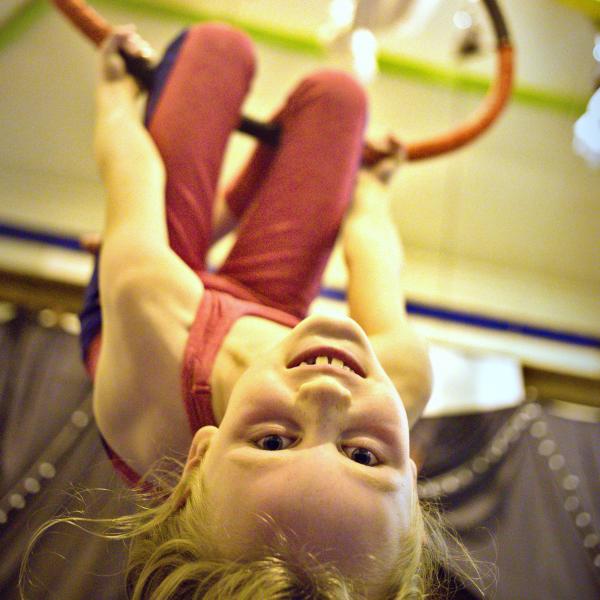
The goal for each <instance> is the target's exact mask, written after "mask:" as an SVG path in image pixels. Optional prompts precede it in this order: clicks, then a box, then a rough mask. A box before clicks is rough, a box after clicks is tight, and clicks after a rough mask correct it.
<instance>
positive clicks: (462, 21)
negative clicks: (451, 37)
mask: <svg viewBox="0 0 600 600" xmlns="http://www.w3.org/2000/svg"><path fill="white" fill-rule="evenodd" d="M452 21H453V22H454V25H455V26H456V27H458V28H459V29H469V27H471V26H472V25H473V17H472V16H471V15H470V14H469V13H468V12H467V11H466V10H458V11H456V12H455V13H454V17H453V18H452Z"/></svg>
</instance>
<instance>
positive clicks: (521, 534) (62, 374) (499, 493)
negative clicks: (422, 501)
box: [0, 313, 600, 600]
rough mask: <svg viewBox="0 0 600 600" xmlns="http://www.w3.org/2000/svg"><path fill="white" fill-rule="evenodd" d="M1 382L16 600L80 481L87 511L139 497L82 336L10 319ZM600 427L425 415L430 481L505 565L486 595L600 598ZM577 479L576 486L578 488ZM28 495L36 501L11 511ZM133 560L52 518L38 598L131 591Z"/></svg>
mask: <svg viewBox="0 0 600 600" xmlns="http://www.w3.org/2000/svg"><path fill="white" fill-rule="evenodd" d="M0 390H1V395H0V499H1V500H2V502H3V503H4V504H3V505H2V506H0V509H1V510H4V512H6V513H7V515H6V517H7V521H6V523H4V524H2V525H0V598H2V599H3V600H12V599H16V598H18V594H17V589H16V581H17V576H18V569H19V565H20V561H21V557H22V553H23V551H24V549H25V547H26V546H27V544H28V541H29V539H30V536H31V534H32V532H33V531H35V529H36V528H37V526H38V525H40V524H42V523H44V522H46V521H47V520H48V519H49V518H52V517H53V516H54V515H56V514H60V513H72V512H73V511H76V510H80V509H81V508H82V503H81V502H80V501H79V500H78V499H77V496H76V494H74V491H73V490H75V489H78V490H82V489H83V490H86V489H88V490H97V491H93V492H91V493H90V494H88V495H85V505H86V510H85V513H86V515H88V516H102V515H107V514H110V515H116V514H120V513H124V512H126V511H127V510H128V509H129V508H130V507H131V506H130V504H129V501H128V500H124V499H123V497H120V496H119V494H121V493H122V492H123V490H124V487H123V485H122V484H121V482H120V480H119V478H118V477H117V476H116V475H115V474H114V472H113V470H112V467H111V466H110V464H109V463H108V461H107V459H106V457H105V455H104V451H103V449H102V446H101V443H100V441H99V437H98V432H97V430H96V428H95V425H94V423H93V421H91V420H89V417H90V416H91V406H90V392H91V387H90V383H89V381H88V380H87V377H86V375H85V373H84V371H83V368H82V366H81V364H80V357H79V348H78V343H77V338H76V337H75V336H73V335H71V334H69V333H67V332H65V331H63V330H62V329H61V328H60V327H59V326H55V327H50V328H49V327H42V326H40V325H39V324H38V323H37V320H36V317H35V316H34V315H30V314H26V313H22V314H18V315H17V316H16V318H14V319H12V320H11V321H9V322H6V323H3V324H0ZM526 411H529V412H526ZM74 413H76V414H75V415H74ZM86 416H87V418H88V420H89V422H87V424H86ZM599 433H600V427H599V425H598V424H597V423H584V422H577V421H572V420H568V419H564V418H560V417H556V416H553V415H552V414H550V413H549V412H548V410H547V409H546V408H545V407H544V406H539V405H531V406H527V407H524V408H522V409H517V410H508V411H498V412H495V413H489V414H486V415H466V416H461V417H452V418H444V419H427V420H422V421H421V422H420V423H419V424H418V425H417V427H416V429H415V430H414V433H413V444H414V447H415V449H416V450H417V452H418V453H419V454H420V455H421V456H422V457H423V461H424V462H423V465H422V467H421V471H420V473H421V476H420V487H421V491H422V493H423V494H424V495H429V496H431V497H433V498H435V499H437V500H438V501H440V502H441V503H442V504H443V505H444V506H445V508H446V511H447V515H448V517H449V520H450V521H451V522H452V523H453V524H454V525H455V526H456V528H457V530H458V532H459V533H460V535H461V537H462V539H463V540H464V542H465V543H466V545H467V547H468V548H469V549H470V550H471V552H472V553H473V555H474V557H475V558H476V559H477V560H479V561H481V562H485V561H487V562H488V563H490V564H492V565H493V566H494V567H495V568H494V569H490V568H485V566H484V567H483V568H482V569H481V572H482V577H483V586H484V587H485V589H486V593H485V597H487V598H494V599H497V600H519V599H521V598H523V599H525V598H526V599H528V600H549V599H551V600H571V599H577V600H596V599H597V598H600V578H599V573H600V558H595V557H597V556H599V555H600V541H598V543H594V541H595V540H596V538H594V536H597V535H598V531H599V529H600V501H599V499H600V483H599V473H600V435H599ZM57 441H58V443H57ZM53 448H54V452H55V453H56V452H58V455H57V456H56V457H55V458H54V459H53V460H52V461H51V462H52V465H51V467H52V468H49V467H48V465H45V469H44V468H43V469H42V471H43V472H44V473H45V474H46V475H51V474H52V473H53V471H55V474H54V476H53V477H52V478H45V477H44V476H43V475H41V474H40V461H41V462H44V460H43V457H44V456H46V455H47V453H48V451H49V449H50V450H52V449H53ZM57 448H58V450H56V449H57ZM555 456H560V457H562V458H559V459H553V457H555ZM40 457H42V459H41V458H40ZM551 459H552V460H553V462H552V466H550V461H551ZM485 461H487V463H486V462H485ZM469 471H470V474H469ZM566 477H571V479H569V480H565V478H566ZM31 479H35V480H36V481H38V482H39V485H40V489H39V491H37V493H31V492H28V491H27V489H26V488H25V487H24V486H25V482H26V480H31ZM565 481H568V482H570V483H569V486H568V487H569V488H572V486H573V485H575V484H576V485H575V487H574V488H572V489H565V487H564V484H565ZM27 485H29V487H30V489H35V488H36V486H35V484H32V482H31V481H28V483H27ZM32 486H33V487H32ZM98 488H102V489H104V490H105V491H98ZM15 493H16V494H17V495H19V496H21V497H22V498H23V500H24V502H25V505H24V506H22V508H18V509H17V508H13V509H11V510H10V511H7V510H5V509H6V503H7V502H9V501H10V496H11V495H14V494H15ZM569 498H571V500H569ZM572 498H577V500H573V499H572ZM17 500H18V498H16V499H15V498H13V502H16V501H17ZM16 503H17V504H19V502H16ZM575 504H577V506H575ZM581 515H583V516H581ZM586 515H587V516H586ZM1 516H2V513H0V517H1ZM586 544H587V547H586ZM594 560H596V562H597V563H598V564H597V565H595V564H594ZM124 561H125V550H124V548H123V547H122V545H121V544H120V543H115V542H111V543H107V542H105V541H103V540H100V539H97V538H95V537H93V536H92V535H90V534H88V533H85V532H82V531H80V530H78V529H76V528H74V527H69V526H61V527H60V528H56V529H52V530H50V531H49V532H48V533H46V534H45V535H44V536H43V538H42V540H41V541H40V543H39V544H38V545H37V546H36V550H35V553H34V555H33V558H32V560H31V563H30V573H31V575H32V576H33V577H34V579H35V581H33V582H32V585H29V586H28V587H27V598H32V599H36V600H37V599H38V598H39V599H42V598H44V599H54V598H56V599H60V600H80V599H81V600H84V599H86V600H89V599H96V598H101V599H103V600H105V599H106V600H112V599H114V600H118V599H120V598H124V591H123V577H122V572H123V565H124ZM496 576H497V581H496V580H495V577H496ZM459 597H461V596H460V595H458V596H457V598H459Z"/></svg>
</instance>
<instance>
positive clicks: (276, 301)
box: [219, 71, 366, 318]
mask: <svg viewBox="0 0 600 600" xmlns="http://www.w3.org/2000/svg"><path fill="white" fill-rule="evenodd" d="M274 120H276V121H277V122H279V123H281V125H282V135H281V140H280V143H279V146H278V147H277V149H272V148H269V147H266V146H262V145H261V146H259V147H258V149H257V151H256V153H255V155H254V156H253V157H252V159H251V160H250V163H249V165H248V166H247V168H246V170H245V171H244V172H243V174H242V175H241V177H240V178H239V179H238V181H237V183H236V184H235V185H234V187H233V188H232V189H231V190H230V192H229V204H230V207H231V210H232V212H234V213H237V214H241V212H242V210H244V208H245V212H244V213H243V216H242V221H241V223H240V226H239V231H238V239H237V241H236V244H235V245H234V247H233V249H232V251H231V253H230V254H229V256H228V258H227V260H226V261H225V263H224V264H223V266H222V268H221V269H220V270H219V274H220V275H223V276H225V277H226V278H229V279H233V280H235V281H237V282H239V283H241V284H242V285H244V286H245V287H247V288H250V289H251V290H252V292H253V293H254V295H255V296H256V297H257V299H258V300H259V301H261V302H263V303H265V304H267V305H269V306H273V307H275V308H279V309H281V310H285V311H287V312H289V313H292V314H294V315H296V316H298V317H300V318H302V317H304V316H305V315H306V311H307V310H308V307H309V305H310V303H311V302H312V300H313V299H314V298H315V296H316V295H317V294H318V292H319V285H320V280H321V276H322V273H323V270H324V268H325V266H326V264H327V260H328V258H329V255H330V253H331V250H332V248H333V245H334V242H335V239H336V236H337V233H338V230H339V227H340V224H341V221H342V218H343V216H344V213H345V211H346V208H347V206H348V203H349V202H350V199H351V195H352V191H353V187H354V183H355V177H356V170H357V169H358V166H359V164H360V157H361V150H362V144H363V133H364V128H365V122H366V98H365V93H364V90H363V89H362V87H360V85H359V84H358V83H357V82H356V81H355V80H354V79H353V78H351V77H350V76H349V75H346V74H344V73H341V72H337V71H321V72H319V73H316V74H314V75H312V76H310V77H308V78H307V79H305V80H304V81H303V82H302V83H301V84H300V85H299V86H298V87H297V88H296V90H295V91H294V92H293V93H292V94H291V96H290V97H289V98H288V101H287V103H286V104H285V106H284V107H283V109H282V110H281V111H280V112H279V114H278V115H277V116H276V117H275V119H274ZM250 202H251V204H249V203H250Z"/></svg>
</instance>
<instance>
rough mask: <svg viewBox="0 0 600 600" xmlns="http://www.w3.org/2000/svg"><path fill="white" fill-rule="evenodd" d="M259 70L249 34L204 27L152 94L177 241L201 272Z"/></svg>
mask: <svg viewBox="0 0 600 600" xmlns="http://www.w3.org/2000/svg"><path fill="white" fill-rule="evenodd" d="M254 67H255V62H254V50H253V47H252V43H251V41H250V39H249V38H248V37H247V36H246V35H245V34H243V33H241V32H239V31H237V30H235V29H233V28H231V27H229V26H226V25H221V24H205V25H199V26H196V27H193V28H192V29H190V30H189V31H187V32H185V33H184V34H183V36H182V37H180V38H179V39H178V40H176V41H175V42H174V44H173V45H172V46H171V48H170V49H169V51H167V53H166V55H165V59H164V60H163V61H162V63H161V66H160V67H159V68H158V71H157V81H156V83H157V86H156V87H155V89H154V90H153V93H152V95H151V97H150V99H149V103H148V112H147V116H146V123H147V126H148V129H149V130H150V133H151V135H152V137H153V139H154V141H155V142H156V145H157V146H158V149H159V151H160V153H161V156H162V158H163V161H164V163H165V167H166V171H167V188H166V203H167V204H166V208H167V222H168V226H169V237H170V242H171V246H172V248H173V249H174V250H175V251H176V252H177V254H179V256H181V258H183V260H184V261H185V262H186V263H187V264H188V265H189V266H190V267H192V268H193V269H194V270H197V271H199V270H202V269H203V268H204V259H205V254H206V252H207V250H208V248H209V246H210V243H211V238H212V232H211V229H212V210H213V202H214V199H215V191H216V186H217V182H218V179H219V174H220V171H221V163H222V161H223V154H224V152H225V147H226V145H227V141H228V139H229V136H230V134H231V132H232V131H233V130H234V129H235V128H236V126H237V124H238V123H239V120H240V106H241V104H242V101H243V100H244V97H245V96H246V93H247V92H248V89H249V87H250V82H251V79H252V75H253V74H254Z"/></svg>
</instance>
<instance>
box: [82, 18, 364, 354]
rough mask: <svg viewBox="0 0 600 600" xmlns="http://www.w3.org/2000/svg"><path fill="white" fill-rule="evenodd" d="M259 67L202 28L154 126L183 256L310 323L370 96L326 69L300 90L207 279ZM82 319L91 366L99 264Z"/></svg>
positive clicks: (98, 324)
mask: <svg viewBox="0 0 600 600" xmlns="http://www.w3.org/2000/svg"><path fill="white" fill-rule="evenodd" d="M254 66H255V65H254V50H253V47H252V43H251V41H250V40H249V38H248V37H247V36H245V35H244V34H243V33H241V32H239V31H237V30H235V29H232V28H231V27H228V26H226V25H220V24H204V25H199V26H196V27H193V28H191V29H190V30H188V31H186V32H184V34H183V35H181V36H180V37H179V38H178V39H177V40H176V41H175V42H174V43H173V44H172V45H171V47H170V48H169V49H168V50H167V52H166V54H165V57H164V59H163V61H162V62H161V64H160V66H159V68H158V70H157V84H156V86H155V87H154V88H153V89H152V91H151V94H150V98H149V102H148V111H147V120H146V125H147V126H148V128H149V130H150V133H151V135H152V137H153V138H154V141H155V142H156V144H157V146H158V149H159V151H160V153H161V155H162V158H163V160H164V162H165V166H166V170H167V189H166V203H167V211H166V212H167V221H168V227H169V237H170V243H171V246H172V247H173V249H174V250H175V251H176V252H177V253H178V254H179V256H181V257H182V258H183V260H184V261H185V262H186V263H187V264H188V265H189V266H190V267H191V268H192V269H194V271H196V273H198V275H199V276H200V277H201V278H202V280H203V281H204V283H205V285H206V287H208V288H213V289H217V290H219V289H220V290H222V291H227V292H230V293H232V294H233V295H234V296H237V297H239V298H241V299H244V300H252V301H255V302H258V303H259V304H262V305H265V306H271V307H273V308H277V309H279V310H283V311H285V312H287V313H289V314H291V315H293V316H295V317H297V318H300V319H301V318H303V317H304V316H306V312H307V310H308V308H309V306H310V303H311V302H312V301H313V299H314V298H315V297H316V296H317V294H318V293H319V285H320V280H321V276H322V274H323V270H324V268H325V266H326V263H327V259H328V257H329V255H330V253H331V250H332V247H333V244H334V242H335V238H336V235H337V232H338V230H339V227H340V223H341V221H342V218H343V216H344V213H345V211H346V209H347V207H348V204H349V201H350V199H351V195H352V191H353V186H354V181H355V176H356V170H357V169H358V166H359V161H360V158H361V152H362V144H363V132H364V128H365V120H366V98H365V93H364V91H363V89H362V88H361V87H360V85H359V84H358V83H357V82H356V81H355V80H354V79H353V78H351V77H350V76H348V75H346V74H344V73H341V72H336V71H321V72H318V73H316V74H314V75H311V76H310V77H307V78H306V79H304V80H303V81H302V82H301V83H300V84H299V85H298V86H297V87H296V89H295V90H294V91H293V92H292V94H291V95H290V96H289V97H288V99H287V101H286V103H285V104H284V106H283V108H282V109H281V110H280V111H279V112H278V113H277V114H276V115H275V116H274V117H273V120H274V121H276V122H278V123H279V124H280V125H281V127H282V134H281V137H280V142H279V144H278V146H277V147H276V148H273V147H270V146H267V145H263V144H259V145H258V147H257V149H256V151H255V152H254V155H253V156H252V158H251V159H250V161H249V163H248V165H247V166H246V168H245V169H244V170H243V171H242V173H241V174H240V175H239V177H238V178H237V180H236V181H235V182H234V184H233V185H232V186H231V188H230V189H229V191H228V194H227V203H228V206H229V208H230V210H231V211H232V212H233V213H234V214H235V215H236V216H237V217H239V219H240V225H239V228H238V238H237V241H236V243H235V245H234V247H233V249H232V251H231V253H230V254H229V256H228V258H227V259H226V261H225V263H224V264H223V266H222V267H221V268H220V269H219V271H218V272H217V273H216V274H214V273H208V272H207V267H206V264H205V261H206V254H207V251H208V249H209V246H210V244H211V240H212V213H213V204H214V200H215V195H216V194H215V192H216V187H217V182H218V180H219V174H220V171H221V164H222V161H223V155H224V152H225V148H226V145H227V141H228V139H229V136H230V135H231V132H232V131H233V130H234V129H235V128H236V127H237V125H238V123H239V120H240V107H241V104H242V102H243V100H244V97H245V95H246V93H247V92H248V89H249V87H250V82H251V79H252V76H253V74H254ZM80 318H81V345H82V351H83V357H84V361H86V362H88V359H89V350H90V347H91V346H92V344H93V346H94V348H95V350H94V355H97V353H98V350H99V344H100V339H99V333H100V331H101V328H102V316H101V308H100V295H99V290H98V268H97V266H96V269H95V271H94V275H93V277H92V280H91V282H90V284H89V286H88V289H87V291H86V297H85V301H84V308H83V311H82V313H81V315H80ZM94 360H95V359H94ZM92 362H93V361H92Z"/></svg>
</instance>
